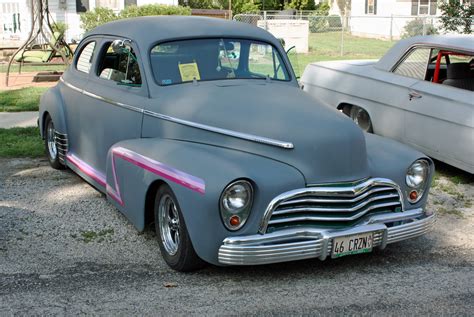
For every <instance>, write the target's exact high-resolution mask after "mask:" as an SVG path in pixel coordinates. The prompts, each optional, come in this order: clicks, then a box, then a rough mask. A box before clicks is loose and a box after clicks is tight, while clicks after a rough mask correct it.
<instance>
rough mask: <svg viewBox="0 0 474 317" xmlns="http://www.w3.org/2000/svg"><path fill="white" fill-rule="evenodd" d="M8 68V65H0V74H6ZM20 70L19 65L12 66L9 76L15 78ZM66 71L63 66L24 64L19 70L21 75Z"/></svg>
mask: <svg viewBox="0 0 474 317" xmlns="http://www.w3.org/2000/svg"><path fill="white" fill-rule="evenodd" d="M7 68H8V64H2V65H0V73H6V72H7ZM19 68H20V65H18V64H13V65H12V66H11V68H10V74H11V76H15V75H17V74H18V70H19ZM65 69H66V66H65V65H48V64H46V65H44V66H42V65H41V66H33V65H28V64H25V65H23V67H22V68H21V72H22V73H30V72H47V71H64V70H65Z"/></svg>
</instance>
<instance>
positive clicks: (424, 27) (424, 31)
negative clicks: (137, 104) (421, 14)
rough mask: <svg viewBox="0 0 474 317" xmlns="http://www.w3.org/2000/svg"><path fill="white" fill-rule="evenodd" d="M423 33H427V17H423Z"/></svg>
mask: <svg viewBox="0 0 474 317" xmlns="http://www.w3.org/2000/svg"><path fill="white" fill-rule="evenodd" d="M423 35H426V17H425V18H423Z"/></svg>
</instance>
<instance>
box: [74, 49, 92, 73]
mask: <svg viewBox="0 0 474 317" xmlns="http://www.w3.org/2000/svg"><path fill="white" fill-rule="evenodd" d="M94 48H95V42H90V43H88V44H87V45H86V46H85V47H84V48H83V49H82V51H81V54H80V55H79V57H78V58H77V64H76V68H77V70H78V71H80V72H83V73H87V74H88V73H89V71H90V69H91V66H92V57H93V56H94Z"/></svg>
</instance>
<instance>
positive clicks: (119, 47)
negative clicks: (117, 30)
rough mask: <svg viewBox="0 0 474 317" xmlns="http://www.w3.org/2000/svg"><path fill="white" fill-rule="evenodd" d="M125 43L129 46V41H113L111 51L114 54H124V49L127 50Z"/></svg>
mask: <svg viewBox="0 0 474 317" xmlns="http://www.w3.org/2000/svg"><path fill="white" fill-rule="evenodd" d="M127 42H128V43H129V44H130V43H131V41H130V40H126V39H125V40H115V41H113V42H112V45H111V47H112V51H113V52H114V53H116V54H121V53H123V52H124V50H125V49H127V47H126V46H127Z"/></svg>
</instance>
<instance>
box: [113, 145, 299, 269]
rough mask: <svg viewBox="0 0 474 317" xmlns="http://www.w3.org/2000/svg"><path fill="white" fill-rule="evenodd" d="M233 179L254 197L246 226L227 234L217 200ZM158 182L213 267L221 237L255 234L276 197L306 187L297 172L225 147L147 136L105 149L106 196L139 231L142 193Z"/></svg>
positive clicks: (142, 207)
mask: <svg viewBox="0 0 474 317" xmlns="http://www.w3.org/2000/svg"><path fill="white" fill-rule="evenodd" d="M238 178H246V179H250V180H251V181H252V182H253V183H254V187H255V188H254V189H255V199H254V204H253V207H252V212H251V214H250V217H249V219H248V221H247V223H246V224H245V226H244V227H243V228H242V229H240V230H238V231H237V232H231V231H229V230H227V229H226V228H225V227H224V225H223V224H222V221H221V217H220V212H219V197H220V195H221V193H222V190H223V189H224V188H225V187H226V186H227V185H228V184H229V183H231V182H232V181H234V180H235V179H238ZM157 181H159V182H165V183H167V184H168V185H169V186H170V187H171V189H172V190H173V192H174V194H175V195H176V197H177V199H178V203H179V205H180V207H181V210H182V213H183V217H184V221H185V223H186V226H187V229H188V232H189V236H190V238H191V241H192V244H193V246H194V249H195V250H196V253H197V254H198V255H199V256H200V257H201V258H202V259H203V260H205V261H207V262H210V263H214V264H218V261H217V252H218V248H219V246H220V245H221V244H222V241H223V240H224V239H225V238H227V237H230V236H236V235H249V234H256V233H257V232H258V228H259V224H260V220H261V219H262V216H263V213H264V211H265V208H266V207H267V205H268V204H269V202H270V201H271V200H272V199H273V198H274V197H275V196H277V195H279V194H281V193H282V192H285V191H288V190H291V189H295V188H301V187H304V186H305V181H304V177H303V176H302V175H301V173H300V172H299V171H298V170H296V169H295V168H293V167H291V166H289V165H287V164H284V163H281V162H277V161H274V160H271V159H268V158H265V157H261V156H257V155H254V154H250V153H246V152H241V151H236V150H232V149H227V148H221V147H216V146H210V145H205V144H199V143H192V142H185V141H179V140H170V139H159V138H148V139H135V140H127V141H122V142H119V143H117V144H115V145H114V146H113V147H112V148H111V149H110V151H109V154H108V159H107V196H108V198H109V199H110V200H111V201H112V202H113V203H114V205H115V206H116V207H117V208H118V209H119V210H120V211H121V212H122V213H123V214H125V216H126V217H127V218H128V219H129V220H130V221H131V222H132V223H133V224H134V225H135V227H136V228H137V229H138V230H144V228H145V213H146V210H145V208H146V204H145V200H146V197H147V192H148V189H149V188H151V186H153V184H154V183H155V182H157Z"/></svg>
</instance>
